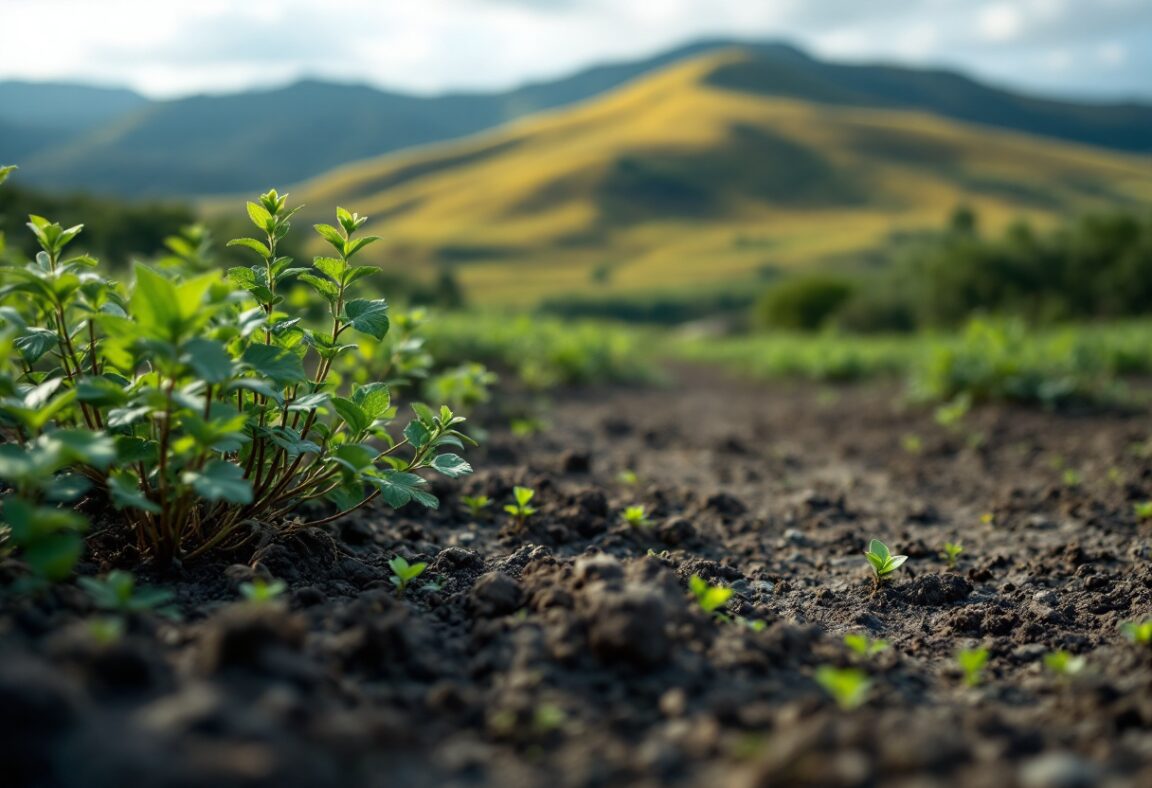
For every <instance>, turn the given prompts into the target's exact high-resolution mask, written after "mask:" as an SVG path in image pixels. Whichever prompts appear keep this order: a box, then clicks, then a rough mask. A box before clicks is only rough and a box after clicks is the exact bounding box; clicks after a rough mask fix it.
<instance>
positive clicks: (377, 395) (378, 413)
mask: <svg viewBox="0 0 1152 788" xmlns="http://www.w3.org/2000/svg"><path fill="white" fill-rule="evenodd" d="M352 401H353V402H355V403H356V404H357V405H359V406H360V407H361V408H362V409H363V410H364V412H365V413H366V414H368V417H369V418H371V419H373V420H375V419H379V418H381V417H382V416H383V415H384V414H385V413H386V412H387V411H388V408H390V407H392V394H391V393H390V392H389V390H388V386H387V384H385V383H369V384H368V385H366V386H360V387H359V388H358V389H356V391H354V392H353V393H352Z"/></svg>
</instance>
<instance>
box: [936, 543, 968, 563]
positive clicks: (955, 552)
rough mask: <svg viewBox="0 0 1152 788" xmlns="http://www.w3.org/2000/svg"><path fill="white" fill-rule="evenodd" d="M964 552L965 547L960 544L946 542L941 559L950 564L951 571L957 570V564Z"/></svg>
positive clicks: (941, 552)
mask: <svg viewBox="0 0 1152 788" xmlns="http://www.w3.org/2000/svg"><path fill="white" fill-rule="evenodd" d="M962 552H964V547H963V546H962V545H961V544H960V543H959V542H945V543H944V549H943V550H941V551H940V557H941V558H943V559H944V560H945V561H947V562H948V568H949V569H955V568H956V562H957V561H958V560H959V558H960V554H961V553H962Z"/></svg>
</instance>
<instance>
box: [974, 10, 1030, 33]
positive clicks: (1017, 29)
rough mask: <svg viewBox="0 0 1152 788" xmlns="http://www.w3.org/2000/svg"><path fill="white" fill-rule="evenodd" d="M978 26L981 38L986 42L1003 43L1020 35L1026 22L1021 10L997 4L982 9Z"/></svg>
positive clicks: (977, 22) (978, 18)
mask: <svg viewBox="0 0 1152 788" xmlns="http://www.w3.org/2000/svg"><path fill="white" fill-rule="evenodd" d="M976 24H977V27H978V29H979V31H980V35H981V37H983V38H984V39H985V40H987V41H993V42H996V43H1003V42H1007V41H1011V40H1013V39H1014V38H1016V37H1017V36H1019V35H1020V33H1021V32H1022V30H1023V27H1024V20H1023V16H1022V14H1021V12H1020V9H1019V8H1017V7H1016V6H1013V5H1010V4H1008V3H997V4H995V5H989V6H985V7H984V8H982V9H981V10H980V14H979V16H978V17H977V21H976Z"/></svg>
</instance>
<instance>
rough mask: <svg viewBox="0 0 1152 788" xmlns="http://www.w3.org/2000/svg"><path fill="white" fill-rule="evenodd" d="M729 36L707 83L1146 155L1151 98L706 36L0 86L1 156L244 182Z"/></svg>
mask: <svg viewBox="0 0 1152 788" xmlns="http://www.w3.org/2000/svg"><path fill="white" fill-rule="evenodd" d="M734 45H740V46H741V47H742V48H743V49H744V51H746V52H748V53H749V56H750V57H749V59H747V60H746V61H743V62H741V63H733V64H730V65H729V66H728V67H726V68H720V69H717V70H715V71H714V72H713V73H711V74H710V75H709V76H708V79H709V80H711V82H712V83H713V84H714V85H715V86H716V87H723V88H727V89H729V90H735V91H741V92H748V93H750V94H753V95H759V96H768V97H778V98H794V99H801V100H805V101H810V102H816V103H820V104H827V105H830V106H839V107H858V108H869V109H908V110H920V111H925V112H932V113H935V114H938V115H942V116H945V117H950V118H953V119H956V120H962V121H967V122H974V123H981V124H986V125H992V126H997V127H1000V128H1005V129H1011V130H1016V131H1025V132H1029V133H1033V134H1039V135H1043V136H1048V137H1053V138H1057V139H1064V140H1068V141H1072V142H1080V143H1086V144H1091V145H1097V146H1101V147H1107V148H1112V149H1115V150H1124V151H1130V152H1152V106H1149V105H1144V104H1114V105H1090V104H1076V103H1070V102H1059V101H1052V100H1047V99H1038V98H1033V97H1028V96H1023V95H1018V94H1015V93H1011V92H1008V91H1004V90H1000V89H997V88H995V87H991V86H987V85H984V84H981V83H979V82H975V81H973V80H971V79H968V78H967V77H964V76H963V75H960V74H956V73H952V72H947V71H938V70H918V69H911V68H902V67H896V66H886V65H845V64H834V63H827V62H823V61H820V60H818V59H815V58H812V57H810V56H808V55H806V54H805V53H803V52H801V51H800V50H798V49H796V48H794V47H791V46H788V45H786V44H779V43H743V44H742V43H740V42H734V41H731V40H713V41H701V42H697V43H693V44H690V45H688V46H684V47H680V48H677V49H673V50H670V51H667V52H663V53H660V54H658V55H656V56H654V57H649V58H643V59H638V60H634V61H629V62H623V63H616V64H608V65H603V66H598V67H596V68H592V69H588V70H585V71H581V72H579V73H577V74H574V75H572V76H569V77H566V78H563V79H557V80H550V81H545V82H540V83H536V84H531V85H526V86H523V87H520V88H517V89H515V90H510V91H504V92H495V93H455V94H446V95H441V96H415V95H408V94H403V93H397V92H389V91H382V90H379V89H376V88H373V87H368V86H364V85H349V84H334V83H331V82H321V81H316V80H305V81H302V82H299V83H296V84H294V85H289V86H287V87H283V88H278V89H274V90H260V91H251V92H246V93H238V94H232V95H212V96H207V95H206V96H193V97H189V98H183V99H178V100H171V101H148V100H146V99H143V98H142V97H140V96H138V95H136V94H133V93H131V92H129V91H110V90H101V89H94V88H93V89H86V88H80V87H77V86H68V85H40V86H37V85H29V84H24V83H19V84H17V83H0V159H5V160H18V161H17V163H19V164H21V165H23V167H22V170H21V175H22V179H23V180H24V181H25V182H26V183H29V184H31V185H34V186H40V187H44V188H51V189H65V188H67V189H72V188H83V189H86V190H89V191H93V192H98V193H100V192H105V193H116V194H119V195H123V196H129V197H141V196H202V195H210V194H220V193H229V192H245V191H248V192H250V191H254V190H258V189H261V188H266V187H267V186H269V185H272V184H276V185H280V186H283V185H284V184H287V183H292V182H295V181H299V180H302V179H305V178H309V177H313V176H315V175H318V174H320V173H322V172H325V171H327V170H329V169H331V168H333V167H335V166H338V165H340V164H345V163H348V162H352V161H355V160H358V159H363V158H368V157H372V156H376V155H380V154H384V153H389V152H394V151H399V150H403V149H407V148H412V147H416V146H421V145H428V144H432V143H439V142H444V141H448V140H453V139H459V138H463V137H466V136H468V135H471V134H475V133H478V132H482V131H484V130H490V129H493V128H496V127H498V126H501V125H502V124H505V123H508V122H510V121H513V120H516V119H520V118H524V117H526V116H528V115H531V114H533V113H537V112H540V111H544V110H550V109H555V108H559V107H564V106H568V105H573V104H576V103H579V102H582V101H586V100H590V99H594V98H596V97H598V96H601V95H603V94H604V93H605V91H610V90H614V89H616V88H619V87H621V86H622V85H625V84H627V83H629V82H631V81H633V80H635V79H638V78H641V77H644V76H645V75H650V74H654V73H656V72H658V71H660V70H661V69H663V68H666V67H668V66H670V65H674V64H676V63H681V62H684V61H686V60H689V59H692V58H696V57H699V56H701V55H706V54H709V53H712V54H715V53H717V52H720V51H723V50H725V49H729V48H731V47H732V46H734ZM69 113H71V117H72V118H73V121H72V122H71V123H70V124H69V128H71V129H74V130H75V133H68V134H61V133H60V126H59V124H58V121H59V119H60V116H62V115H65V116H66V115H68V114H69ZM4 124H7V125H8V126H9V127H10V129H11V130H9V129H6V128H4ZM53 124H55V125H53ZM29 130H31V131H32V132H33V133H32V134H29V133H27V132H28V131H29ZM38 131H43V132H44V133H43V134H39V133H37V132H38Z"/></svg>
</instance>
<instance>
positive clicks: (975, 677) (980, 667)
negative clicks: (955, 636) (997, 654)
mask: <svg viewBox="0 0 1152 788" xmlns="http://www.w3.org/2000/svg"><path fill="white" fill-rule="evenodd" d="M988 657H989V654H988V649H986V648H972V649H961V650H960V651H958V652H956V664H957V665H959V666H960V671H961V672H962V673H963V674H964V683H965V684H966V685H967V686H969V687H975V686H976V685H978V684H979V683H980V681H981V679H982V677H983V675H984V668H985V666H987V664H988Z"/></svg>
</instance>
